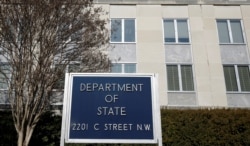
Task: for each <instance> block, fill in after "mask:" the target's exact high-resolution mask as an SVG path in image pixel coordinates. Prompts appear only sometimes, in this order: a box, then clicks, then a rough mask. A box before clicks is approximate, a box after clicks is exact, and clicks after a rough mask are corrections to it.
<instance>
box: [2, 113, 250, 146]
mask: <svg viewBox="0 0 250 146" xmlns="http://www.w3.org/2000/svg"><path fill="white" fill-rule="evenodd" d="M0 119H1V120H0V146H15V145H16V139H17V134H16V131H15V128H14V124H13V121H12V116H11V112H8V111H1V112H0ZM161 119H162V139H163V145H164V146H179V145H182V146H211V145H219V146H221V145H223V146H224V145H225V146H245V145H250V110H247V109H214V110H208V109H203V110H173V109H162V110H161ZM60 130H61V117H60V116H54V115H53V114H52V113H50V112H48V113H46V114H45V115H44V116H43V117H42V118H41V120H40V121H39V123H38V124H37V127H36V128H35V130H34V133H33V136H32V138H31V142H30V145H31V146H33V145H35V146H59V145H60V134H61V131H60ZM65 145H66V146H95V145H97V146H109V145H110V146H111V145H112V146H131V144H65ZM142 145H145V144H134V145H132V146H142ZM147 146H155V145H147Z"/></svg>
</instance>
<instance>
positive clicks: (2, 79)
mask: <svg viewBox="0 0 250 146" xmlns="http://www.w3.org/2000/svg"><path fill="white" fill-rule="evenodd" d="M0 70H1V71H0V89H8V79H9V78H10V66H9V65H8V64H1V65H0Z"/></svg>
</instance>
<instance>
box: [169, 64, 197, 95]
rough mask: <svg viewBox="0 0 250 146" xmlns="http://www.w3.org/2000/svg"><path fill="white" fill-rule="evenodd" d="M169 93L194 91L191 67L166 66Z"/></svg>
mask: <svg viewBox="0 0 250 146" xmlns="http://www.w3.org/2000/svg"><path fill="white" fill-rule="evenodd" d="M167 80H168V81H167V83H168V90H169V91H194V82H193V71H192V66H191V65H167Z"/></svg>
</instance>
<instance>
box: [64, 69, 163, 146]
mask: <svg viewBox="0 0 250 146" xmlns="http://www.w3.org/2000/svg"><path fill="white" fill-rule="evenodd" d="M74 77H85V78H86V77H102V78H105V77H107V78H110V77H116V78H132V77H135V78H138V77H145V78H149V79H150V83H151V85H150V87H151V102H152V103H151V105H152V107H150V108H151V110H152V124H153V130H152V132H153V138H150V139H116V138H108V139H105V138H104V139H95V138H87V139H81V138H79V139H78V138H77V139H71V138H70V136H69V135H70V130H69V129H70V124H71V123H70V122H71V121H70V117H71V109H72V107H71V104H72V94H73V93H72V90H73V78H74ZM157 89H158V75H157V74H150V73H144V74H138V73H135V74H131V73H125V74H124V73H122V74H119V73H66V74H65V85H64V100H63V115H62V127H61V142H60V143H61V144H60V145H61V146H64V143H65V142H66V143H135V144H136V143H138V144H139V143H148V144H156V143H158V145H159V146H161V145H162V131H161V115H160V106H159V101H158V90H157Z"/></svg>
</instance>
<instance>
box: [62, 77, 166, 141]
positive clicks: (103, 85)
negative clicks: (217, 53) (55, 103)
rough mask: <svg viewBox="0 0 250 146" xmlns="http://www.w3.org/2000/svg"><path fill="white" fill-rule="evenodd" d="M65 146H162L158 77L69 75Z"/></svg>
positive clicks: (65, 101) (65, 116)
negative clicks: (97, 145) (77, 145)
mask: <svg viewBox="0 0 250 146" xmlns="http://www.w3.org/2000/svg"><path fill="white" fill-rule="evenodd" d="M67 75H68V77H67V78H66V79H67V80H66V84H67V85H65V90H64V91H65V96H64V97H65V98H64V108H63V110H64V111H63V121H62V132H61V134H62V135H61V146H62V145H64V141H65V142H67V143H158V144H159V145H162V138H161V122H160V121H161V120H160V108H159V104H158V95H157V92H156V89H157V77H156V76H155V75H154V74H83V73H71V74H67Z"/></svg>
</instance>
